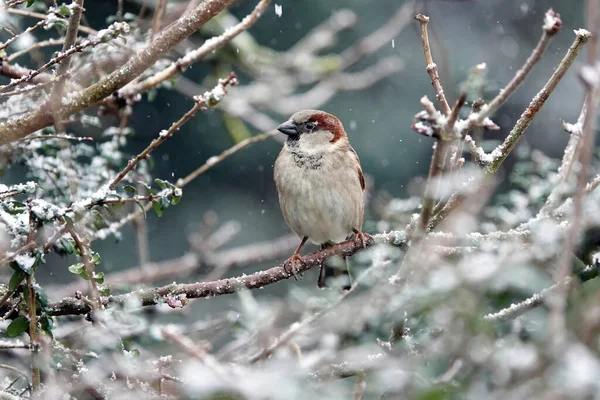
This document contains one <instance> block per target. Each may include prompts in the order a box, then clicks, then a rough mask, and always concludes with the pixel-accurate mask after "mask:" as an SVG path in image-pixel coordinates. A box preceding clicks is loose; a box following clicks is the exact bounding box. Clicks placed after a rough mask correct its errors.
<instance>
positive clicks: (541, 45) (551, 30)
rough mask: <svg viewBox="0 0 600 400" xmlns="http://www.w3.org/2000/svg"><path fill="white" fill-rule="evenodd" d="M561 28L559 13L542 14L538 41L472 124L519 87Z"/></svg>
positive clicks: (481, 118)
mask: <svg viewBox="0 0 600 400" xmlns="http://www.w3.org/2000/svg"><path fill="white" fill-rule="evenodd" d="M561 28H562V21H561V19H560V14H557V13H555V12H554V11H553V10H552V9H549V10H548V11H546V14H545V15H544V24H543V26H542V29H543V31H544V32H543V34H542V37H541V38H540V40H539V42H538V43H537V45H536V46H535V48H534V49H533V51H532V52H531V54H530V55H529V57H528V58H527V60H526V61H525V64H523V66H522V67H521V69H519V70H518V71H517V73H516V74H515V76H514V77H513V78H512V79H511V81H510V82H509V83H508V84H507V85H506V86H505V87H504V88H503V89H501V90H500V92H499V93H498V95H497V96H496V97H495V98H494V99H493V100H492V101H491V102H490V103H489V104H487V105H486V106H485V107H483V108H482V110H481V111H480V112H479V113H478V114H477V118H475V119H473V120H472V124H476V123H482V122H483V121H484V120H485V119H486V118H487V117H490V116H491V115H493V114H494V113H495V112H496V111H497V110H498V109H499V108H500V106H502V104H504V103H505V102H506V100H508V98H509V97H510V96H511V95H512V94H513V93H514V92H515V91H516V90H517V89H518V88H519V86H520V85H521V83H523V81H524V80H525V78H526V77H527V75H529V73H530V72H531V71H532V70H533V67H534V66H535V65H536V64H537V63H538V61H540V60H541V58H542V56H543V55H544V53H545V52H546V49H547V48H548V45H549V44H550V42H551V41H552V38H553V37H554V35H555V34H556V33H557V32H559V31H560V29H561Z"/></svg>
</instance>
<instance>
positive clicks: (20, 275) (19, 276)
mask: <svg viewBox="0 0 600 400" xmlns="http://www.w3.org/2000/svg"><path fill="white" fill-rule="evenodd" d="M24 278H25V272H23V271H21V270H20V269H18V270H16V271H15V272H13V274H12V276H11V277H10V282H9V283H8V290H10V291H11V292H12V291H13V290H15V289H16V288H17V287H18V286H19V284H20V283H21V282H23V279H24Z"/></svg>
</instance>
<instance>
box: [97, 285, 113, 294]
mask: <svg viewBox="0 0 600 400" xmlns="http://www.w3.org/2000/svg"><path fill="white" fill-rule="evenodd" d="M98 291H99V292H100V294H101V295H102V296H108V295H109V294H110V285H109V284H108V283H104V284H102V285H99V286H98Z"/></svg>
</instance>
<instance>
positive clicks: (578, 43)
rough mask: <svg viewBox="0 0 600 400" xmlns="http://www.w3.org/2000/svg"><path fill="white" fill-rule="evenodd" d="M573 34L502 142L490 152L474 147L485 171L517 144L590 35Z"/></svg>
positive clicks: (493, 169) (499, 162) (494, 168)
mask: <svg viewBox="0 0 600 400" xmlns="http://www.w3.org/2000/svg"><path fill="white" fill-rule="evenodd" d="M575 34H576V38H575V41H574V42H573V44H572V45H571V47H570V48H569V50H568V51H567V54H566V55H565V56H564V58H563V59H562V60H561V62H560V64H559V65H558V67H556V70H555V71H554V73H553V74H552V76H551V77H550V79H549V80H548V82H546V84H545V85H544V87H543V88H542V89H541V90H540V91H539V92H538V94H537V95H536V96H535V97H534V98H533V100H531V103H529V106H528V107H527V108H526V109H525V111H524V112H523V114H521V118H519V120H518V121H517V123H516V124H515V126H514V127H513V129H512V130H511V131H510V133H509V134H508V136H507V137H506V139H505V140H504V142H503V143H502V144H500V145H499V146H498V147H496V148H495V149H494V150H493V151H492V152H491V153H490V154H486V153H485V152H483V150H482V149H481V148H476V149H475V150H476V152H477V153H478V155H477V156H476V157H477V158H479V161H480V163H481V164H482V165H483V166H484V168H485V171H486V172H487V173H489V174H495V173H496V171H498V168H500V165H502V163H503V162H504V160H505V159H506V157H508V155H509V154H510V152H511V151H512V149H513V148H514V147H515V146H516V145H517V142H518V141H519V139H520V138H521V136H522V135H523V133H525V130H527V128H528V127H529V125H530V124H531V122H532V121H533V120H534V118H535V117H536V116H537V113H538V112H539V111H540V110H541V109H542V107H543V106H544V104H545V103H546V100H548V97H550V95H551V94H552V92H553V91H554V89H556V86H558V83H559V82H560V81H561V80H562V78H563V77H564V76H565V74H566V73H567V70H568V69H569V67H571V65H572V64H573V62H574V61H575V57H577V54H578V53H579V50H581V48H582V47H583V46H584V45H585V44H586V43H587V41H588V40H589V38H590V36H591V34H590V32H588V31H586V30H585V29H579V30H576V31H575Z"/></svg>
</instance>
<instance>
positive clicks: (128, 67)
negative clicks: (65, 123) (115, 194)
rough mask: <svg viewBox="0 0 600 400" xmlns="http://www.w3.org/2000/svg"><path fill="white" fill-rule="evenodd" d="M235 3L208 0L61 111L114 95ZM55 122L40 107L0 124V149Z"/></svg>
mask: <svg viewBox="0 0 600 400" xmlns="http://www.w3.org/2000/svg"><path fill="white" fill-rule="evenodd" d="M232 2H233V0H207V1H205V2H202V3H201V4H199V5H198V6H197V7H196V8H194V9H193V10H192V11H191V12H189V13H187V14H186V15H184V16H182V17H181V18H179V19H178V20H177V21H176V22H174V23H172V24H171V25H170V26H169V27H168V28H166V29H165V30H164V31H163V32H162V34H161V35H159V36H158V37H157V38H156V40H154V41H153V42H152V43H150V44H148V45H147V46H146V48H145V49H143V50H141V51H139V52H138V53H137V54H136V55H134V56H133V57H131V58H130V59H129V60H128V61H127V62H126V63H125V64H124V65H123V66H121V67H120V68H118V69H116V70H115V71H113V72H112V73H111V74H110V75H108V76H106V77H105V78H104V79H102V80H101V81H100V82H98V83H95V84H93V85H91V86H89V87H88V88H86V89H84V90H83V91H81V92H79V93H77V94H75V95H73V96H72V97H70V98H69V100H68V101H66V102H64V104H63V106H62V107H61V109H60V110H59V112H60V114H61V115H64V116H69V115H71V114H75V113H77V112H79V111H81V110H84V109H86V108H87V107H89V106H91V105H93V104H96V103H98V102H100V101H102V100H103V99H104V98H106V97H108V96H111V95H112V94H113V93H115V92H116V91H118V90H119V89H121V88H122V87H123V86H125V85H126V84H128V83H129V82H131V81H132V80H134V79H135V78H137V77H138V76H139V75H140V74H141V73H142V72H143V71H145V70H146V69H147V68H149V67H150V66H152V65H153V64H154V63H155V62H156V60H158V58H159V57H161V56H162V55H164V54H166V53H167V52H168V51H170V50H171V49H172V48H173V47H175V46H176V45H177V44H179V43H180V42H181V41H182V40H183V39H185V38H186V37H188V36H189V35H191V34H192V33H194V32H196V31H197V30H198V28H199V27H201V26H202V25H203V24H204V23H205V22H207V21H208V20H210V19H211V18H212V17H214V16H215V15H217V14H218V13H219V12H221V11H222V10H223V9H225V7H227V6H229V5H230V4H231V3H232ZM52 123H53V114H52V111H51V110H47V109H43V108H39V109H36V110H34V111H31V112H29V113H27V114H25V115H23V116H19V117H16V118H12V119H9V120H8V121H6V122H4V123H2V124H0V146H1V145H5V144H8V143H12V142H14V141H15V140H18V139H20V138H22V137H24V136H27V135H28V134H30V133H32V132H35V131H36V130H38V129H41V128H44V127H46V126H49V125H50V124H52Z"/></svg>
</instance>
